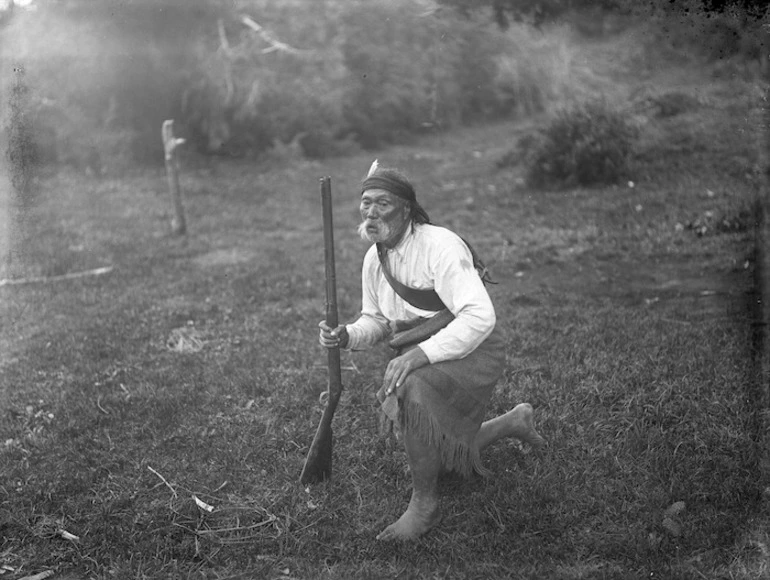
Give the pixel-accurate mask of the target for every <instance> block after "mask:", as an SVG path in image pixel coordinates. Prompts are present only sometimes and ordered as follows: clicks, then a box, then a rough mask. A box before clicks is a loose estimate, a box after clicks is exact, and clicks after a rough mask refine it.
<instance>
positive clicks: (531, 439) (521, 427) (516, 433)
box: [507, 403, 545, 449]
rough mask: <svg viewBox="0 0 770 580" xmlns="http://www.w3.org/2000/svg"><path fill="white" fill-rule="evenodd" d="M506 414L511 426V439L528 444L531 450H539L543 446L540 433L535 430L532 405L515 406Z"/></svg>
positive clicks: (543, 442)
mask: <svg viewBox="0 0 770 580" xmlns="http://www.w3.org/2000/svg"><path fill="white" fill-rule="evenodd" d="M507 414H508V415H510V419H511V425H512V426H513V428H512V430H511V436H512V437H515V438H516V439H519V440H520V441H523V442H524V443H529V445H530V447H532V449H540V448H541V447H542V446H543V445H545V439H543V438H542V437H541V436H540V433H538V432H537V431H536V430H535V421H534V419H533V413H532V405H530V404H529V403H521V404H519V405H516V406H515V407H514V408H513V410H512V411H509V412H508V413H507Z"/></svg>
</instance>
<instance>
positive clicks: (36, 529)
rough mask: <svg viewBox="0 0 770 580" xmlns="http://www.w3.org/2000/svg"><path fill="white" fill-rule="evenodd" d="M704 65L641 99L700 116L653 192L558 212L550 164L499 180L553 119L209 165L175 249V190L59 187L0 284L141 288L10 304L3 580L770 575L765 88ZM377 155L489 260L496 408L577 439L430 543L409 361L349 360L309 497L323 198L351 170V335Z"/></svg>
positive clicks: (345, 292)
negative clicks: (391, 374) (364, 215)
mask: <svg viewBox="0 0 770 580" xmlns="http://www.w3.org/2000/svg"><path fill="white" fill-rule="evenodd" d="M704 75H705V76H702V77H698V76H697V75H693V76H692V77H689V76H685V75H684V73H681V74H676V73H673V74H669V76H668V77H665V73H661V75H660V76H659V77H655V78H652V77H650V80H649V82H648V84H646V85H644V86H641V87H639V86H636V87H632V86H631V85H628V87H629V89H631V88H636V89H639V90H642V91H643V92H644V91H647V93H645V95H646V96H645V97H644V98H645V99H648V100H647V101H644V100H643V99H642V98H641V97H639V98H636V101H634V102H638V103H642V104H643V103H644V102H649V98H650V94H652V97H654V96H655V94H658V93H663V92H665V91H673V90H676V91H679V92H685V93H687V94H690V95H695V97H697V98H696V99H695V101H691V102H690V104H689V105H688V106H687V107H686V108H685V110H683V111H680V112H679V114H677V115H674V116H670V117H666V116H656V115H655V114H654V113H650V112H646V113H644V114H641V113H640V115H641V116H640V118H643V119H644V120H645V125H644V136H645V139H646V140H645V141H644V144H643V146H644V151H642V152H641V153H640V156H641V158H642V159H643V163H641V164H640V167H639V169H638V171H637V174H636V175H633V176H630V178H629V179H631V180H633V181H634V184H633V187H631V186H630V185H629V186H625V185H624V186H623V187H610V188H604V189H598V190H569V191H559V192H557V191H546V192H534V191H530V190H529V189H528V188H526V187H525V186H524V185H523V184H522V181H521V179H520V176H521V174H522V169H521V168H520V167H509V168H506V169H502V170H501V169H497V167H496V161H497V160H498V159H499V158H500V156H501V155H503V154H504V153H505V152H506V151H507V150H508V149H509V148H511V147H512V145H513V142H514V140H515V137H517V136H520V135H523V134H525V133H526V132H527V131H530V130H531V129H532V128H533V127H535V126H536V125H537V122H539V121H538V120H535V121H533V122H530V123H528V124H521V123H518V124H517V123H506V124H500V125H496V126H488V127H479V128H475V129H471V130H466V131H463V132H458V133H453V134H451V135H439V136H433V137H426V138H425V139H424V140H423V141H421V142H418V143H415V144H412V145H410V146H403V147H396V148H392V149H388V150H387V151H380V152H376V153H375V154H366V155H359V156H356V157H350V158H345V159H336V160H332V161H329V162H327V163H324V164H318V163H312V162H301V163H293V164H290V165H285V166H280V165H273V166H271V167H266V166H249V165H246V164H235V163H214V164H210V165H209V166H207V167H205V168H203V167H200V168H197V169H194V168H192V167H191V166H190V164H189V163H188V165H187V166H186V167H185V173H184V176H183V187H184V189H185V191H186V193H187V208H188V212H189V213H188V220H189V224H190V229H191V233H190V235H189V236H188V237H187V238H186V239H175V238H173V237H171V236H170V235H168V231H169V215H168V211H169V209H170V203H169V200H168V199H167V197H166V193H165V182H164V177H163V174H162V172H160V171H149V172H142V173H137V174H134V175H132V176H128V177H126V178H122V179H119V180H117V179H115V180H111V179H103V180H96V179H90V178H85V177H81V176H75V175H72V174H57V175H53V176H48V177H46V178H41V179H40V180H39V181H38V183H37V195H36V202H35V204H34V206H33V207H32V208H31V209H30V210H29V211H28V212H27V213H26V214H25V216H24V217H25V220H24V226H23V228H21V229H19V230H18V231H17V232H16V238H15V239H16V240H19V243H18V248H19V253H18V254H17V255H16V257H15V261H14V262H12V263H8V264H6V265H5V266H4V270H3V272H2V276H0V277H9V278H10V277H13V278H20V277H25V276H55V275H59V274H64V273H67V272H74V271H79V270H87V269H90V268H96V267H100V266H106V265H112V266H114V270H113V271H112V272H111V273H109V274H105V275H102V276H94V277H84V278H80V279H75V280H66V281H55V282H49V283H30V284H26V285H13V286H11V285H7V286H3V287H0V300H1V302H0V325H1V326H0V328H2V337H1V339H0V346H2V349H0V470H1V471H2V473H3V479H2V480H0V533H1V534H2V536H1V537H0V542H1V543H0V566H6V568H3V569H2V570H3V571H4V573H3V574H2V576H3V577H4V578H11V579H16V578H21V577H23V576H26V575H30V574H34V573H37V572H40V571H43V570H54V571H56V572H57V574H58V575H57V577H63V578H81V577H96V578H176V577H180V578H182V577H184V578H250V577H254V578H262V577H264V578H286V579H288V578H386V577H387V578H490V577H495V578H530V577H531V578H546V577H547V578H557V579H577V578H642V577H644V578H649V577H660V578H704V577H706V578H759V577H761V576H762V575H763V574H767V573H768V571H770V563H769V562H768V554H769V553H770V536H769V535H768V533H767V531H766V530H767V526H768V524H769V523H770V515H769V514H768V511H767V503H766V501H763V496H765V499H767V498H766V496H767V491H766V485H767V481H766V479H763V478H764V477H765V476H766V474H767V473H768V470H767V466H766V465H765V464H764V463H763V462H764V461H766V455H765V452H764V450H763V445H762V443H763V437H764V435H763V429H766V408H767V407H766V404H767V401H766V400H765V399H764V397H763V395H762V393H761V392H760V391H759V390H758V388H757V385H756V384H755V382H754V381H753V380H752V379H753V378H754V376H753V374H752V367H751V354H750V346H751V343H750V339H751V327H750V319H749V315H750V312H751V310H750V305H749V303H750V300H751V299H752V296H753V295H752V294H751V291H752V286H751V271H752V268H753V263H752V261H751V257H752V243H753V233H752V227H751V214H750V208H751V203H752V200H753V198H754V195H755V193H756V189H755V187H756V186H755V184H754V183H753V182H752V179H751V176H750V175H747V171H748V170H750V167H751V163H752V160H753V159H754V155H755V154H756V148H755V143H754V141H753V139H754V133H753V132H752V131H747V126H746V121H745V119H746V118H750V116H751V114H752V111H751V109H750V104H751V102H752V101H751V100H750V98H749V96H747V95H750V92H749V91H750V90H751V86H752V85H751V84H750V83H743V84H742V83H740V82H739V81H736V79H735V78H730V79H725V80H719V79H714V78H712V77H709V76H708V74H707V71H704ZM664 78H669V79H674V80H675V83H676V85H675V84H674V81H671V80H669V81H667V82H664V81H662V80H661V79H664ZM650 86H653V87H654V91H653V92H652V93H650V91H651V89H650V88H649V87H650ZM655 91H657V93H656V92H655ZM632 100H633V99H632ZM653 101H654V99H653ZM640 106H641V105H640ZM640 110H641V109H640ZM747 136H748V138H747ZM374 155H377V156H379V157H380V159H381V160H382V161H383V162H385V163H387V164H390V165H396V166H399V167H402V168H404V169H405V170H406V171H407V172H408V173H409V174H410V175H411V176H412V177H413V178H414V180H415V182H416V183H417V184H418V189H419V191H418V195H419V196H420V198H421V200H422V201H423V203H424V205H425V207H426V208H427V209H428V210H429V213H431V216H432V217H433V218H434V220H435V221H437V222H440V223H443V224H446V225H449V226H451V227H453V228H455V229H456V230H457V231H458V232H460V233H462V234H466V235H467V236H468V237H470V238H471V240H472V241H473V243H474V246H476V248H477V249H478V250H479V251H480V253H482V255H483V256H485V257H486V259H487V262H488V263H489V265H490V267H491V268H492V273H493V276H494V277H495V278H496V279H497V281H498V282H499V284H498V285H497V286H494V287H492V288H491V294H492V297H493V300H494V302H495V304H496V308H497V311H498V318H499V320H500V324H501V325H502V328H503V330H504V333H505V336H506V340H507V344H508V349H507V352H508V364H507V370H506V374H505V377H504V379H503V380H502V381H501V382H500V384H499V385H498V387H497V390H496V392H495V395H494V398H493V401H492V405H491V408H490V410H489V415H490V416H492V415H494V414H497V413H498V412H501V411H504V410H507V409H509V408H510V407H511V406H512V405H514V404H515V403H517V402H520V401H525V400H526V401H530V402H531V403H532V404H533V405H534V406H535V408H536V413H537V420H538V424H539V426H540V429H541V431H542V433H543V435H544V436H545V437H547V439H548V440H549V445H548V446H547V448H546V449H545V450H544V451H543V452H541V453H539V454H532V453H529V452H528V450H527V449H525V448H522V447H520V446H519V445H518V444H516V443H515V442H507V443H501V444H498V445H496V446H494V447H493V448H492V449H491V450H489V451H488V452H487V453H486V455H485V458H484V460H485V463H486V464H487V465H488V466H489V467H490V468H491V469H492V470H493V471H494V473H495V476H494V477H493V478H491V479H489V480H481V479H473V480H470V481H464V480H459V479H454V478H447V479H446V480H444V481H442V484H441V485H442V493H443V496H444V508H445V509H444V511H445V518H444V520H443V522H442V523H441V525H440V526H439V527H438V528H437V529H436V530H434V531H432V532H431V533H430V534H428V535H427V536H426V537H425V538H423V539H421V540H419V541H417V542H415V543H413V544H409V545H404V546H390V545H380V544H379V543H377V542H376V541H375V540H374V536H375V535H376V533H377V532H378V531H379V530H380V529H382V528H383V527H384V526H385V525H386V524H388V523H390V522H391V521H392V520H393V519H394V518H396V517H397V516H398V515H399V514H400V513H401V511H402V510H403V509H404V507H405V505H406V502H407V500H408V496H409V481H410V480H409V475H408V472H407V470H406V462H405V458H404V454H403V451H402V449H401V446H400V445H399V443H398V442H397V441H396V440H395V439H394V438H393V437H392V436H390V437H386V436H381V435H380V434H379V433H378V417H377V413H376V405H375V399H374V392H375V391H376V388H377V387H378V381H379V380H380V377H381V373H382V371H383V369H384V367H385V364H386V362H387V359H388V352H387V351H386V349H384V348H382V349H377V350H375V351H372V352H369V353H365V354H356V355H350V354H344V355H343V367H344V368H345V370H344V371H343V379H344V383H345V389H346V390H345V393H344V396H343V401H342V404H341V406H340V408H339V410H338V413H337V416H336V417H335V449H334V460H335V465H334V479H333V481H332V482H331V483H328V484H323V485H318V486H315V487H312V488H308V489H305V488H303V487H302V486H301V485H300V484H299V483H298V478H299V473H300V471H301V468H302V464H303V461H304V454H305V453H306V451H307V448H308V446H309V444H310V442H311V440H312V436H313V433H314V431H315V427H316V425H317V421H318V419H319V417H320V413H321V409H320V407H319V405H318V402H317V401H318V396H319V394H320V392H321V391H323V390H324V389H325V354H324V353H323V352H321V349H320V347H318V346H317V342H316V340H317V334H316V324H317V322H318V320H320V319H321V318H322V316H323V301H324V298H323V251H322V231H321V223H320V210H319V202H318V191H317V190H318V177H319V176H321V175H325V174H329V175H331V176H332V178H333V190H334V195H335V205H336V214H335V219H336V227H337V229H336V235H337V240H336V241H337V269H338V272H337V274H338V285H339V289H338V294H339V303H340V309H341V317H342V318H344V319H352V318H354V317H355V316H356V314H357V310H358V308H359V307H360V298H359V276H360V262H361V258H362V256H363V253H364V251H365V246H364V245H363V244H362V242H361V241H360V240H358V239H357V237H356V235H355V233H354V229H355V225H356V223H357V183H358V181H359V179H360V177H361V175H362V173H363V172H365V170H366V168H367V167H368V165H369V163H370V162H371V159H372V157H373V156H374ZM180 337H182V338H184V339H186V340H185V341H183V342H181V343H180ZM180 344H181V345H182V346H183V347H188V348H177V347H179V346H180ZM195 498H197V499H198V500H200V501H201V502H204V503H205V504H209V505H211V506H213V508H214V509H213V511H211V512H208V511H206V510H205V509H204V508H202V507H199V505H198V504H196V500H195ZM680 502H681V503H680ZM63 532H67V533H69V534H72V535H74V536H76V537H77V538H76V539H74V538H72V537H68V536H67V534H66V533H63Z"/></svg>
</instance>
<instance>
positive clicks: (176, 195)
mask: <svg viewBox="0 0 770 580" xmlns="http://www.w3.org/2000/svg"><path fill="white" fill-rule="evenodd" d="M162 135H163V150H164V152H165V155H166V176H167V177H168V188H169V190H170V191H171V199H172V200H173V203H174V217H173V218H171V230H172V231H173V232H174V234H176V235H178V236H183V235H185V234H186V233H187V221H186V220H185V217H184V205H183V204H182V191H181V189H180V187H179V158H178V157H177V154H176V149H177V147H179V146H180V145H182V144H183V143H184V139H177V138H175V137H174V121H172V120H171V119H169V120H166V121H163V129H162Z"/></svg>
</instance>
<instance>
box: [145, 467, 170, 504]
mask: <svg viewBox="0 0 770 580" xmlns="http://www.w3.org/2000/svg"><path fill="white" fill-rule="evenodd" d="M147 469H149V470H150V471H152V472H153V473H154V474H155V475H157V476H158V477H159V478H160V480H161V481H162V482H163V483H165V484H166V487H167V488H169V489H170V490H171V493H172V494H173V495H174V498H176V497H177V495H176V490H175V489H174V488H173V487H171V484H170V483H169V482H168V481H166V478H165V477H163V476H162V475H161V474H160V473H158V472H157V471H155V470H154V469H153V468H152V467H150V466H149V465H148V466H147Z"/></svg>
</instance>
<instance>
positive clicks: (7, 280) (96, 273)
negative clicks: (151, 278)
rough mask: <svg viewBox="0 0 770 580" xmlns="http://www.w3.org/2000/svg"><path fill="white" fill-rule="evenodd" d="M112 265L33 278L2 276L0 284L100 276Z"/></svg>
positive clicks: (110, 268)
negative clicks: (15, 278) (14, 278)
mask: <svg viewBox="0 0 770 580" xmlns="http://www.w3.org/2000/svg"><path fill="white" fill-rule="evenodd" d="M112 270H113V267H112V266H105V267H103V268H95V269H93V270H85V271H84V272H70V273H69V274H61V275H60V276H36V277H33V278H19V279H17V280H12V279H10V278H4V279H3V280H0V286H20V285H22V284H37V283H40V282H58V281H59V280H73V279H75V278H84V277H86V276H101V275H102V274H109V273H110V272H112Z"/></svg>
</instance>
